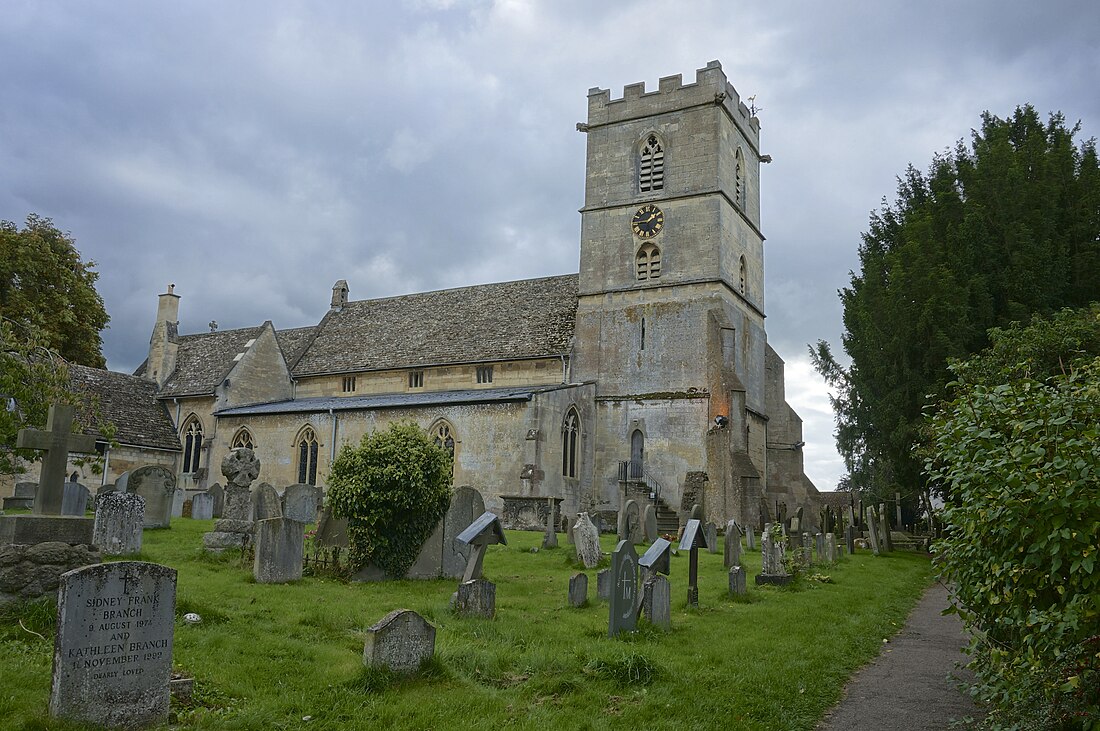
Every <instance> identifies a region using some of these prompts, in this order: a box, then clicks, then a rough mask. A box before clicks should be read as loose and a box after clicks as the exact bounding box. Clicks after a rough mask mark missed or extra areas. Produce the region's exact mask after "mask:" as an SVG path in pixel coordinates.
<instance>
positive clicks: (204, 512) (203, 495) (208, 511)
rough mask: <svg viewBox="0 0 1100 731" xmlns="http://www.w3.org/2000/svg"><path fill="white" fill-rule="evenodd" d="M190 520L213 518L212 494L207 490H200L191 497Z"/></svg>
mask: <svg viewBox="0 0 1100 731" xmlns="http://www.w3.org/2000/svg"><path fill="white" fill-rule="evenodd" d="M191 519H192V520H213V519H214V496H213V495H211V494H210V493H208V492H200V493H199V494H197V495H195V497H193V498H191Z"/></svg>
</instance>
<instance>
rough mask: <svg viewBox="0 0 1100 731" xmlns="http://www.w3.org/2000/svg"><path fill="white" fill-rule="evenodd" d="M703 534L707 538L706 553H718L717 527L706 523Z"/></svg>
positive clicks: (711, 523)
mask: <svg viewBox="0 0 1100 731" xmlns="http://www.w3.org/2000/svg"><path fill="white" fill-rule="evenodd" d="M703 533H704V534H706V537H707V553H718V526H716V525H715V524H714V523H713V522H712V521H708V522H707V524H706V525H704V526H703Z"/></svg>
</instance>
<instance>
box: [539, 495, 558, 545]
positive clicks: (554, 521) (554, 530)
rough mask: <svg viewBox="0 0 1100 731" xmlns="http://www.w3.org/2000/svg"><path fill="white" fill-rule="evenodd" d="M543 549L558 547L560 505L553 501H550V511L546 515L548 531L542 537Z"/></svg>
mask: <svg viewBox="0 0 1100 731" xmlns="http://www.w3.org/2000/svg"><path fill="white" fill-rule="evenodd" d="M542 547H543V548H557V547H558V505H557V502H556V501H554V500H553V499H551V500H550V509H549V510H548V511H547V515H546V530H545V532H544V533H543V536H542Z"/></svg>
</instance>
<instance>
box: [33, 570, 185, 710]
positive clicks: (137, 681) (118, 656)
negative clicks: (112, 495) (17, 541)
mask: <svg viewBox="0 0 1100 731" xmlns="http://www.w3.org/2000/svg"><path fill="white" fill-rule="evenodd" d="M175 609H176V570H175V569H172V568H169V567H167V566H160V565H158V564H155V563H146V562H143V561H118V562H115V563H101V564H95V565H92V566H85V567H83V568H79V569H75V570H73V571H69V572H66V573H64V574H62V576H61V588H60V590H59V592H58V601H57V636H56V638H55V641H54V653H53V680H52V685H51V690H50V715H51V716H54V717H57V718H66V719H72V720H75V721H82V722H84V723H91V724H98V725H101V726H108V727H111V728H135V727H141V726H151V725H155V724H159V723H164V722H166V721H167V720H168V703H169V695H170V694H169V687H168V681H169V679H170V677H171V673H172V631H173V628H174V615H175Z"/></svg>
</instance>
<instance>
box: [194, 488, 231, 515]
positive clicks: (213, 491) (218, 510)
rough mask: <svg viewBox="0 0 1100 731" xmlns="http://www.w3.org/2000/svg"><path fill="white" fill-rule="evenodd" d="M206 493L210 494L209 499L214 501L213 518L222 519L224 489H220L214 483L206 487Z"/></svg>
mask: <svg viewBox="0 0 1100 731" xmlns="http://www.w3.org/2000/svg"><path fill="white" fill-rule="evenodd" d="M206 491H207V492H208V493H210V497H212V498H213V499H214V510H213V517H215V518H220V517H222V511H223V510H225V488H224V487H222V486H221V484H220V483H217V482H215V483H214V484H213V485H211V486H210V487H208V488H207V489H206ZM192 517H194V516H192Z"/></svg>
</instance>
